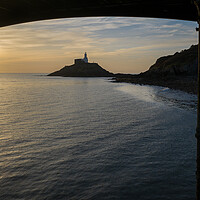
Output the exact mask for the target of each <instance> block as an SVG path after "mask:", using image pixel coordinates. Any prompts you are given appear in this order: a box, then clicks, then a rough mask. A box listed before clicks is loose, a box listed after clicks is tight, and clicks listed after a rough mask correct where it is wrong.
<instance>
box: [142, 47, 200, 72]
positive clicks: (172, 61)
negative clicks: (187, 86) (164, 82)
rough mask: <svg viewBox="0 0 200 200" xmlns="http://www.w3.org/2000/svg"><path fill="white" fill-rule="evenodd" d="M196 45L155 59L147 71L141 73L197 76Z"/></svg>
mask: <svg viewBox="0 0 200 200" xmlns="http://www.w3.org/2000/svg"><path fill="white" fill-rule="evenodd" d="M197 52H198V46H197V45H192V46H191V47H190V48H189V49H186V50H182V51H180V52H176V53H175V54H174V55H168V56H163V57H160V58H159V59H157V61H156V63H155V64H153V65H152V66H151V67H150V68H149V70H148V71H146V72H144V73H142V74H144V75H148V76H160V75H161V76H197V69H198V56H197Z"/></svg>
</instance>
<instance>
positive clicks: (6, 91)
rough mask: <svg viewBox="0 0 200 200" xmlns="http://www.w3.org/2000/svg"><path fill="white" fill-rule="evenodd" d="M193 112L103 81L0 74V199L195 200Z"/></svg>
mask: <svg viewBox="0 0 200 200" xmlns="http://www.w3.org/2000/svg"><path fill="white" fill-rule="evenodd" d="M196 105H197V97H196V96H195V95H191V94H187V93H185V92H181V91H176V90H171V89H168V88H163V87H158V86H144V85H134V84H128V83H114V82H113V81H112V80H111V79H110V78H69V77H49V76H46V74H0V199H1V200H10V199H13V200H18V199H20V200H22V199H23V200H30V199H31V200H32V199H33V200H60V199H66V200H191V199H195V189H196V177H195V171H196V139H195V129H196Z"/></svg>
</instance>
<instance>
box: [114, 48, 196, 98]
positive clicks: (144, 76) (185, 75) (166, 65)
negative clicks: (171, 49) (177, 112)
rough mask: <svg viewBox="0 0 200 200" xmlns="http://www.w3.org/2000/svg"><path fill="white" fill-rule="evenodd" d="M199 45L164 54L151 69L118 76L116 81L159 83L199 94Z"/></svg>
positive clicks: (159, 84) (143, 83)
mask: <svg viewBox="0 0 200 200" xmlns="http://www.w3.org/2000/svg"><path fill="white" fill-rule="evenodd" d="M197 52H198V47H197V45H193V46H191V47H190V48H189V49H187V50H182V51H181V52H177V53H175V54H174V55H169V56H163V57H161V58H159V59H158V60H157V61H156V63H155V64H153V65H152V66H151V67H150V68H149V70H147V71H146V72H143V73H140V74H138V75H132V76H130V75H129V76H122V75H120V76H118V77H117V76H116V77H115V81H116V82H128V83H134V84H141V85H157V86H163V87H168V88H171V89H176V90H182V91H185V92H188V93H192V94H197V89H198V87H197V69H198V67H197V62H198V58H197Z"/></svg>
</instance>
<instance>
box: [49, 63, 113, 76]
mask: <svg viewBox="0 0 200 200" xmlns="http://www.w3.org/2000/svg"><path fill="white" fill-rule="evenodd" d="M48 76H63V77H113V76H114V74H113V73H111V72H109V71H107V70H105V69H103V68H102V67H101V66H100V65H98V64H97V63H84V62H82V63H76V64H73V65H70V66H65V67H63V68H62V69H60V70H59V71H56V72H53V73H51V74H49V75H48Z"/></svg>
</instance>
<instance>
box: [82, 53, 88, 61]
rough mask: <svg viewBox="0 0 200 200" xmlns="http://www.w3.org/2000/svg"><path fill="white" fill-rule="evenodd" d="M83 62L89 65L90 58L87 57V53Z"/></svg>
mask: <svg viewBox="0 0 200 200" xmlns="http://www.w3.org/2000/svg"><path fill="white" fill-rule="evenodd" d="M83 61H84V62H85V63H88V57H87V53H86V52H85V56H84V58H83Z"/></svg>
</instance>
